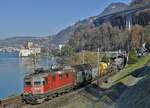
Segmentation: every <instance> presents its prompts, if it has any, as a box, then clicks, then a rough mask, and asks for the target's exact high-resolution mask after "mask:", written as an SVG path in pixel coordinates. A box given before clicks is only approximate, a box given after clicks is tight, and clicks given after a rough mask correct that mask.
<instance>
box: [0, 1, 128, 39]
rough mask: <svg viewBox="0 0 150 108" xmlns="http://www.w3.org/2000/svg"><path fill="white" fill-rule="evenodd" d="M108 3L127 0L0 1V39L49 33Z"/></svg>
mask: <svg viewBox="0 0 150 108" xmlns="http://www.w3.org/2000/svg"><path fill="white" fill-rule="evenodd" d="M112 2H124V3H127V4H128V3H129V2H130V0H0V39H1V38H8V37H16V36H17V37H19V36H20V37H21V36H34V37H41V36H48V35H53V34H56V33H58V32H59V31H60V30H62V29H64V28H65V27H67V26H69V25H72V24H73V23H75V22H77V21H79V20H82V19H84V18H87V17H90V16H95V15H98V14H100V12H102V11H103V10H104V8H105V7H107V6H108V5H109V4H110V3H112Z"/></svg>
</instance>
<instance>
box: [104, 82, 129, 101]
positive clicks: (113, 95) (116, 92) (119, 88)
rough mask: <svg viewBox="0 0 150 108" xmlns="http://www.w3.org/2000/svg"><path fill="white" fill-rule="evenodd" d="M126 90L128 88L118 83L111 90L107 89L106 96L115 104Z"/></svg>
mask: <svg viewBox="0 0 150 108" xmlns="http://www.w3.org/2000/svg"><path fill="white" fill-rule="evenodd" d="M126 89H128V86H126V85H124V84H123V83H121V82H120V83H117V84H115V85H113V86H112V87H111V88H109V89H108V90H107V91H106V95H107V97H109V98H110V99H111V100H112V101H113V102H115V101H116V100H117V99H118V98H119V97H120V95H121V94H122V93H123V92H124V91H125V90H126Z"/></svg>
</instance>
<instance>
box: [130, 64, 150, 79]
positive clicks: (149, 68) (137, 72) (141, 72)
mask: <svg viewBox="0 0 150 108" xmlns="http://www.w3.org/2000/svg"><path fill="white" fill-rule="evenodd" d="M149 73H150V66H144V67H142V68H140V69H137V70H135V71H134V72H133V73H132V74H131V75H132V76H134V77H136V78H138V77H143V76H146V75H147V74H149Z"/></svg>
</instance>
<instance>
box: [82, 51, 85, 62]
mask: <svg viewBox="0 0 150 108" xmlns="http://www.w3.org/2000/svg"><path fill="white" fill-rule="evenodd" d="M84 56H85V55H84V50H83V51H82V64H84V63H85V61H84Z"/></svg>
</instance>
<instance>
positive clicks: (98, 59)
mask: <svg viewBox="0 0 150 108" xmlns="http://www.w3.org/2000/svg"><path fill="white" fill-rule="evenodd" d="M99 52H100V49H99V48H98V50H97V69H98V79H97V85H98V86H99V77H100V69H99V61H100V55H99Z"/></svg>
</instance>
